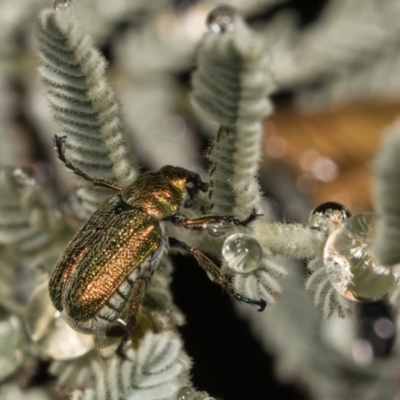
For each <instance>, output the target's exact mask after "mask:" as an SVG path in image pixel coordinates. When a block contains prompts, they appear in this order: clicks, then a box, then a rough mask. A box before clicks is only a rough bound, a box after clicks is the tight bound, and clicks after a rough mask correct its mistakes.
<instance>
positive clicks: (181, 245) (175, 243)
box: [168, 238, 267, 311]
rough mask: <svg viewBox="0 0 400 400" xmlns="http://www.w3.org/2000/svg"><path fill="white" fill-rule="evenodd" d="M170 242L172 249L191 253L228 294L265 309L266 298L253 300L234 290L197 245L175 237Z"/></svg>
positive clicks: (226, 277)
mask: <svg viewBox="0 0 400 400" xmlns="http://www.w3.org/2000/svg"><path fill="white" fill-rule="evenodd" d="M168 244H169V246H170V248H171V249H178V250H182V251H184V252H185V253H190V254H191V255H193V257H194V258H195V259H196V260H197V262H198V263H199V265H200V267H202V268H203V269H204V271H206V273H207V275H208V276H210V277H211V279H212V281H213V282H215V283H217V284H218V285H220V286H221V287H222V288H223V289H224V290H225V291H226V292H227V293H228V294H230V295H232V296H233V297H235V299H237V300H239V301H243V302H245V303H248V304H254V305H257V306H259V309H258V311H263V310H264V308H265V307H266V305H267V303H266V301H265V300H263V299H260V300H253V299H249V298H247V297H244V296H242V295H241V294H240V293H237V292H235V291H234V289H233V287H232V283H231V280H230V278H229V277H228V276H227V275H224V274H223V273H222V272H221V271H220V269H219V268H218V267H217V266H216V265H215V264H214V263H213V262H212V261H211V260H210V259H209V258H208V257H207V256H206V255H205V254H203V253H202V252H201V251H200V250H198V249H196V248H195V247H192V246H189V245H188V244H186V243H185V242H181V241H180V240H178V239H175V238H168Z"/></svg>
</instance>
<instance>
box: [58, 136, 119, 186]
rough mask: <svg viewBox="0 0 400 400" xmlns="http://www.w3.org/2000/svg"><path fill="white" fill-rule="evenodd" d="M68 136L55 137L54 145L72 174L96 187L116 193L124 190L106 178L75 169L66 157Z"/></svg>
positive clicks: (59, 156)
mask: <svg viewBox="0 0 400 400" xmlns="http://www.w3.org/2000/svg"><path fill="white" fill-rule="evenodd" d="M66 138H67V137H66V136H57V135H55V136H54V144H55V149H56V151H57V155H58V158H59V159H60V160H61V161H62V162H63V163H64V165H65V166H66V167H67V168H68V169H70V170H71V171H72V172H74V173H75V174H76V175H78V176H80V177H81V178H83V179H85V180H87V181H88V182H90V183H93V185H94V186H95V187H103V188H106V189H111V190H116V191H118V192H119V191H121V190H122V188H121V186H119V185H118V184H116V183H115V182H112V181H109V180H107V179H104V178H98V177H96V176H92V175H89V174H87V173H86V172H83V171H82V170H81V169H79V168H78V167H75V165H74V164H72V163H71V162H70V161H69V160H68V159H67V157H66V156H65V139H66Z"/></svg>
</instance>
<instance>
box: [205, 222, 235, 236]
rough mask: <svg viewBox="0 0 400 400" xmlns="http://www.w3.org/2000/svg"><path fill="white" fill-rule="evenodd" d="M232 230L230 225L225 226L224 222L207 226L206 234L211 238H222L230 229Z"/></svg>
mask: <svg viewBox="0 0 400 400" xmlns="http://www.w3.org/2000/svg"><path fill="white" fill-rule="evenodd" d="M231 228H232V225H230V224H227V223H225V222H219V223H216V224H209V225H208V226H207V232H208V233H209V234H210V235H211V236H215V237H218V236H223V235H225V234H226V233H227V232H229V231H230V229H231Z"/></svg>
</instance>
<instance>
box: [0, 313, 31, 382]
mask: <svg viewBox="0 0 400 400" xmlns="http://www.w3.org/2000/svg"><path fill="white" fill-rule="evenodd" d="M24 343H25V340H24V329H23V326H22V323H21V321H20V320H19V319H18V318H17V317H16V316H15V315H9V314H8V313H7V312H5V311H4V310H3V309H0V382H2V381H4V380H5V379H7V378H8V377H9V376H10V375H12V374H13V373H14V372H15V371H16V370H17V369H18V368H19V367H20V365H21V364H22V361H23V346H24Z"/></svg>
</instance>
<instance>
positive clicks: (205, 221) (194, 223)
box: [169, 209, 263, 230]
mask: <svg viewBox="0 0 400 400" xmlns="http://www.w3.org/2000/svg"><path fill="white" fill-rule="evenodd" d="M262 215H263V214H257V212H256V210H255V209H253V212H252V213H251V214H250V215H249V216H248V217H247V218H246V219H244V220H240V219H238V218H235V217H233V216H232V215H205V216H203V217H198V218H186V217H185V216H184V215H182V214H176V215H174V216H172V217H170V218H169V220H170V221H171V222H172V223H173V224H174V225H177V226H182V227H183V228H187V229H197V230H201V229H206V228H207V227H209V226H212V225H220V226H233V225H240V226H247V225H248V224H250V223H251V222H253V221H254V220H255V219H257V218H258V217H261V216H262Z"/></svg>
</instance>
